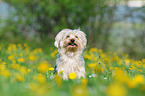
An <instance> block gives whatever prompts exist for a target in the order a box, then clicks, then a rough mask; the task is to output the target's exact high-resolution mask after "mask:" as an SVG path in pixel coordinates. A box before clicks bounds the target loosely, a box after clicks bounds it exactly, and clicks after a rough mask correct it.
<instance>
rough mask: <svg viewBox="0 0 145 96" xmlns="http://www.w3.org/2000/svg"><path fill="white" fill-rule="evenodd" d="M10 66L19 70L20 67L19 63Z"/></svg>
mask: <svg viewBox="0 0 145 96" xmlns="http://www.w3.org/2000/svg"><path fill="white" fill-rule="evenodd" d="M10 68H12V69H15V70H18V69H19V68H20V65H19V64H10Z"/></svg>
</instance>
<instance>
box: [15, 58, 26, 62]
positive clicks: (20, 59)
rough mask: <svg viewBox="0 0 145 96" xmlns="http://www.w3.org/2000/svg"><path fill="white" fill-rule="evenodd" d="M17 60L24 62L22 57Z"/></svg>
mask: <svg viewBox="0 0 145 96" xmlns="http://www.w3.org/2000/svg"><path fill="white" fill-rule="evenodd" d="M17 61H18V62H24V61H25V60H24V58H18V59H17Z"/></svg>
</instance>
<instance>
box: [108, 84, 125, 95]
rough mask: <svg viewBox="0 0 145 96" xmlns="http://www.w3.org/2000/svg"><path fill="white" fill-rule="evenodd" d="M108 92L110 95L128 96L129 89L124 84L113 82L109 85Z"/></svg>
mask: <svg viewBox="0 0 145 96" xmlns="http://www.w3.org/2000/svg"><path fill="white" fill-rule="evenodd" d="M106 94H107V95H108V96H126V94H127V90H126V88H125V87H124V86H123V85H121V84H118V83H113V84H111V85H110V86H108V88H107V90H106Z"/></svg>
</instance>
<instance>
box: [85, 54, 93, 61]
mask: <svg viewBox="0 0 145 96" xmlns="http://www.w3.org/2000/svg"><path fill="white" fill-rule="evenodd" d="M84 58H85V59H88V60H91V59H92V58H91V56H90V55H88V54H86V55H85V57H84Z"/></svg>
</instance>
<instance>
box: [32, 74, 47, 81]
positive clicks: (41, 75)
mask: <svg viewBox="0 0 145 96" xmlns="http://www.w3.org/2000/svg"><path fill="white" fill-rule="evenodd" d="M33 78H34V79H35V80H36V81H38V82H39V83H45V82H46V77H45V76H44V75H43V74H41V73H38V74H37V76H36V77H33Z"/></svg>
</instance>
